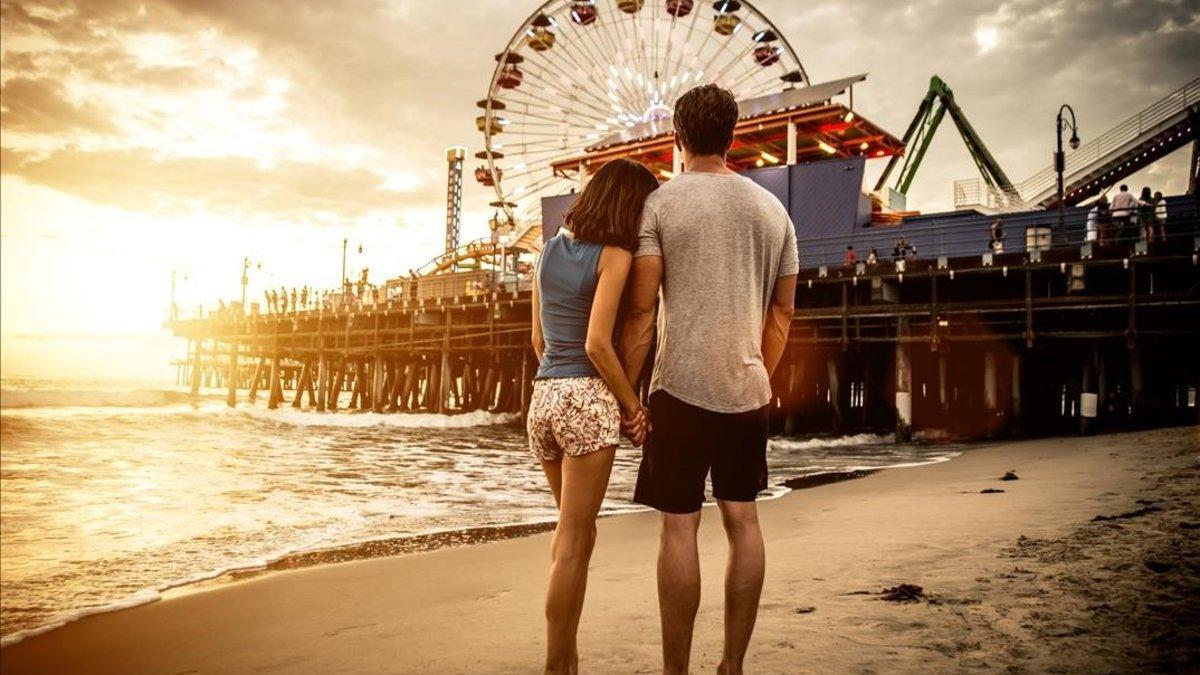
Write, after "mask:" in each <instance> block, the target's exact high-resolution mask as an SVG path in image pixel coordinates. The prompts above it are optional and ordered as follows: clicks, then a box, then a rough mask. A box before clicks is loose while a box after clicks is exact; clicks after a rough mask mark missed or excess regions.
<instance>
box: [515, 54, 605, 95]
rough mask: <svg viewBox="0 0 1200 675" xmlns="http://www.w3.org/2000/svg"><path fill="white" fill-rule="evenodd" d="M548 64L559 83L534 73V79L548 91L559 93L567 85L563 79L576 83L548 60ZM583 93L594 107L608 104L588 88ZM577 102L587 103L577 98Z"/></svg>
mask: <svg viewBox="0 0 1200 675" xmlns="http://www.w3.org/2000/svg"><path fill="white" fill-rule="evenodd" d="M546 62H547V64H549V68H552V69H554V71H555V73H556V74H558V75H559V78H560V79H559V81H558V82H554V81H551V80H548V79H544V78H542V77H541V75H540V74H537V73H534V74H533V75H534V77H536V78H537V79H538V81H539V82H541V83H542V84H544V85H545V86H546V88H547V90H548V91H553V92H555V93H558V90H559V88H561V87H563V85H564V84H565V83H564V82H563V81H562V80H563V79H565V80H567V81H568V82H574V81H573V80H572V79H571V78H570V76H568V75H567V74H566V73H565V72H563V71H562V70H561V69H559V68H558V66H557V65H556V64H552V63H551V62H550V61H549V60H548V59H547V60H546ZM531 72H532V71H531ZM582 91H583V92H584V93H585V94H587V95H588V99H587V100H590V101H591V103H592V104H594V106H603V105H605V104H606V103H607V102H606V101H605V100H604V99H602V98H600V97H599V96H598V95H597V94H595V92H592V91H589V90H587V89H586V88H584V89H583V90H582ZM575 100H578V101H581V102H583V101H585V99H583V98H577V99H575Z"/></svg>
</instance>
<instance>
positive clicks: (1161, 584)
mask: <svg viewBox="0 0 1200 675" xmlns="http://www.w3.org/2000/svg"><path fill="white" fill-rule="evenodd" d="M1197 441H1198V437H1197V432H1196V429H1194V428H1191V427H1176V428H1173V429H1164V430H1154V431H1143V432H1134V433H1122V434H1112V435H1104V436H1096V437H1089V438H1087V439H1084V440H1081V439H1079V438H1054V439H1040V440H1029V441H1018V442H1002V443H992V444H989V445H986V446H983V447H979V448H975V449H973V450H972V452H970V453H964V454H962V455H961V456H960V457H959V458H957V461H953V462H939V463H934V464H929V465H925V466H924V467H920V468H919V469H918V470H916V471H903V472H898V471H879V472H876V473H872V474H869V475H866V476H862V477H859V478H855V479H852V480H843V481H840V482H837V483H833V484H827V485H824V486H821V487H820V488H819V489H805V490H796V491H791V492H788V493H787V494H786V495H785V496H784V497H783V498H781V499H776V500H770V501H766V502H764V503H763V504H762V505H761V508H760V510H759V511H760V519H761V521H762V523H763V528H764V533H765V534H766V537H767V542H768V579H767V584H766V586H765V587H764V594H763V601H762V605H761V610H760V614H759V628H758V629H757V630H756V633H755V638H754V642H753V643H752V646H751V650H750V657H749V661H748V663H747V667H748V669H751V670H752V671H754V672H766V673H795V672H820V673H824V672H848V671H853V672H860V671H863V670H872V671H875V672H915V671H926V672H928V671H934V672H942V671H945V670H955V671H957V670H965V669H979V668H982V669H984V670H985V671H994V670H1001V671H1004V670H1007V671H1008V672H1111V671H1113V670H1114V669H1115V670H1117V671H1130V672H1132V671H1146V670H1155V669H1159V670H1162V669H1167V667H1168V666H1170V667H1173V668H1175V669H1178V668H1179V667H1180V666H1200V646H1195V645H1194V641H1189V640H1186V639H1184V638H1185V637H1186V636H1189V635H1191V636H1194V635H1195V634H1196V631H1197V630H1200V606H1198V604H1200V603H1197V602H1196V601H1195V600H1192V598H1196V597H1200V542H1198V541H1197V538H1196V537H1195V536H1194V531H1193V530H1194V529H1195V528H1197V527H1200V480H1197V479H1198V478H1200V464H1197V460H1196V454H1197V453H1198V452H1200V444H1198V442H1197ZM1013 469H1015V470H1016V471H1017V472H1018V474H1019V475H1020V478H1019V480H1018V481H1015V482H1001V481H1000V477H1001V476H1002V474H1003V473H1004V472H1006V471H1009V470H1013ZM996 489H1002V490H1003V492H1001V493H998V494H997V493H994V490H996ZM985 491H986V492H985ZM981 492H984V494H980V493H981ZM1139 500H1140V501H1139ZM1151 506H1152V507H1153V508H1150V507H1151ZM657 523H658V520H657V518H655V517H654V514H653V513H649V512H639V513H631V514H625V515H623V516H622V517H621V518H604V519H602V520H601V522H600V523H599V531H600V543H599V545H598V546H597V549H596V554H595V558H594V559H593V565H592V582H591V584H590V586H591V589H592V590H591V592H590V593H589V596H588V606H587V609H586V610H585V615H584V622H583V624H582V626H581V633H580V651H581V659H582V661H583V662H586V663H588V666H589V670H592V671H595V672H647V671H652V670H654V668H655V666H656V663H657V659H658V654H657V648H658V646H657V640H656V639H654V638H650V639H647V636H656V635H657V630H658V626H657V608H656V604H655V601H654V597H655V595H654V581H653V576H654V575H653V566H654V558H655V554H656V542H657ZM547 544H548V535H547V534H546V533H541V534H535V535H532V536H525V537H520V538H514V539H505V540H494V541H488V542H485V543H480V544H476V545H471V546H460V547H454V548H443V549H439V550H436V551H432V552H428V553H423V554H421V555H402V556H395V557H384V558H374V559H367V560H355V561H352V562H346V563H341V564H328V565H321V566H317V567H306V568H303V569H288V570H280V571H277V572H273V573H271V574H265V575H261V576H258V577H256V578H252V579H248V580H244V581H239V582H237V583H232V584H225V585H222V586H218V587H213V588H209V589H207V590H203V591H201V592H194V593H186V594H182V595H180V596H178V597H173V598H170V599H167V600H164V601H163V602H156V603H152V604H150V605H144V606H141V607H137V608H134V609H130V610H125V611H120V612H111V613H106V614H100V615H95V616H92V617H89V618H88V619H87V620H84V621H78V622H75V623H72V624H69V625H67V626H65V627H63V628H61V629H58V630H54V631H51V632H49V633H45V634H43V635H40V636H37V637H33V638H30V639H27V640H25V641H23V642H21V643H19V644H14V645H12V646H10V647H6V648H5V649H4V650H3V652H2V654H3V661H4V669H5V672H12V673H24V672H78V671H80V670H81V669H82V670H86V671H88V672H113V673H116V672H122V673H125V672H180V671H184V670H189V669H203V670H212V669H216V670H223V671H236V672H243V671H249V670H261V671H266V672H312V671H314V670H323V671H330V670H338V671H339V672H347V671H349V672H364V673H365V672H380V671H389V672H396V671H401V672H479V671H480V670H483V671H486V672H513V671H526V670H530V669H531V667H535V666H536V664H537V663H539V662H540V659H541V649H542V635H543V632H544V626H543V625H542V611H541V601H542V595H543V593H544V583H545V579H544V576H545V567H546V565H547V564H548V561H547V555H546V546H547ZM723 553H724V536H723V533H722V532H721V530H720V525H719V519H718V518H715V517H713V516H712V514H711V513H710V515H709V517H707V518H705V519H703V523H702V526H701V556H702V563H701V565H702V570H703V573H702V574H703V579H704V592H703V598H702V603H701V609H700V613H699V618H698V622H697V633H696V645H697V646H696V649H695V652H694V665H695V668H696V670H697V671H703V670H707V669H708V667H709V665H711V664H714V663H715V660H716V659H717V658H719V651H720V650H719V643H720V628H721V612H722V610H721V604H720V598H721V591H720V584H721V576H722V575H721V568H722V566H723V562H724V561H723ZM901 584H914V585H915V586H920V587H923V588H922V590H921V592H920V593H918V594H916V595H915V596H913V597H911V598H907V599H908V600H910V601H909V602H887V601H885V599H884V598H885V596H884V595H882V594H881V589H884V588H890V587H895V586H899V585H901ZM714 649H715V651H714ZM806 669H809V670H806Z"/></svg>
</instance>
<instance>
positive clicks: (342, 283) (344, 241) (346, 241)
mask: <svg viewBox="0 0 1200 675" xmlns="http://www.w3.org/2000/svg"><path fill="white" fill-rule="evenodd" d="M349 243H350V240H349V239H342V278H341V279H338V288H345V287H346V245H347V244H349Z"/></svg>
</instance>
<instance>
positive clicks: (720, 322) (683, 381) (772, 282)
mask: <svg viewBox="0 0 1200 675" xmlns="http://www.w3.org/2000/svg"><path fill="white" fill-rule="evenodd" d="M737 119H738V109H737V102H736V101H735V100H734V98H733V95H732V94H730V93H729V92H728V91H726V90H724V89H721V88H720V87H717V86H715V85H705V86H701V87H696V88H695V89H692V90H690V91H688V92H687V93H686V94H684V95H683V96H682V97H680V99H679V100H678V102H677V103H676V104H675V112H674V126H675V143H676V145H677V148H678V149H679V150H682V152H683V167H684V171H683V172H682V173H680V174H679V175H678V176H676V177H674V178H672V179H671V180H669V181H667V182H666V183H664V184H663V185H662V186H661V187H660V186H659V184H658V180H657V179H656V178H655V177H654V175H653V174H652V173H651V172H650V171H649V170H648V169H647V168H646V167H645V166H643V165H641V164H638V163H636V162H633V161H629V160H624V159H619V160H614V161H611V162H609V163H608V164H605V165H604V166H603V167H602V168H601V169H600V170H599V171H598V172H597V173H596V175H595V176H594V177H592V179H591V181H590V182H589V183H588V185H587V187H586V188H585V189H584V190H583V192H582V193H581V194H580V195H579V197H578V199H577V200H576V201H575V203H574V205H573V206H572V207H571V208H570V210H569V211H568V212H567V214H566V217H565V221H566V227H565V228H564V230H563V231H560V232H559V233H558V234H557V235H556V236H555V237H553V238H552V239H550V241H548V242H547V243H546V246H545V248H544V249H543V251H542V254H541V256H540V258H539V261H538V269H537V273H536V283H535V284H534V294H533V298H534V300H533V342H534V349H535V351H536V352H537V356H538V359H539V361H540V366H539V368H538V373H537V378H536V380H535V382H534V386H533V399H532V401H531V404H530V408H529V419H528V431H529V444H530V448H531V450H532V451H533V453H534V455H535V456H536V457H537V458H538V459H539V460H540V461H541V464H542V468H543V469H544V471H545V473H546V478H547V480H548V481H549V483H550V489H551V491H552V492H553V494H554V499H555V502H556V503H557V505H558V510H559V521H558V526H557V528H556V529H555V532H554V538H553V540H552V544H551V552H550V558H551V565H550V580H549V587H548V590H547V596H546V619H547V623H548V630H547V651H546V672H547V673H575V672H577V670H578V653H577V650H576V644H575V638H576V632H577V628H578V626H579V617H580V613H581V611H582V608H583V600H584V592H585V588H586V585H587V574H588V562H589V560H590V559H591V555H592V549H593V547H594V545H595V542H596V516H597V514H598V513H599V510H600V505H601V502H602V501H603V499H604V495H605V491H606V490H607V488H608V480H609V473H610V471H611V469H612V464H613V457H614V454H615V452H616V446H617V444H618V443H619V442H620V437H621V435H622V434H623V435H624V436H626V437H627V438H629V440H630V442H631V443H632V444H633V445H635V446H642V447H643V450H642V461H641V467H640V469H639V471H638V477H637V487H636V488H635V491H634V496H633V499H634V501H635V502H637V503H639V504H644V505H646V506H650V507H652V508H654V509H657V510H658V511H660V512H661V513H662V536H661V540H660V545H659V552H658V602H659V612H660V618H661V621H662V652H663V671H664V672H665V673H686V672H688V661H689V658H690V653H691V643H692V629H693V626H694V623H695V619H696V612H697V610H698V608H699V604H700V561H699V551H698V547H697V530H698V528H699V526H700V508H701V506H702V504H703V503H704V492H705V483H706V481H707V479H708V476H709V475H710V474H711V476H712V493H713V497H715V498H716V501H717V505H718V507H719V509H720V513H721V520H722V522H723V524H724V526H725V532H726V534H727V536H728V541H729V552H728V561H727V567H726V573H725V645H724V649H723V652H722V659H721V663H720V666H719V672H722V673H740V672H742V662H743V659H744V657H745V654H746V649H747V646H748V644H749V642H750V635H751V633H752V632H753V630H754V622H755V619H756V617H757V614H758V602H759V596H760V594H761V591H762V583H763V575H764V570H765V551H764V547H763V539H762V532H761V531H760V529H759V525H758V513H757V510H756V507H755V501H754V500H755V498H756V497H757V495H758V494H759V493H760V492H761V491H762V490H764V489H765V488H766V487H767V459H766V450H767V422H768V410H767V405H768V403H769V401H770V398H771V387H770V377H771V374H772V372H773V371H774V370H775V367H776V366H777V365H778V363H779V359H780V357H781V356H782V354H783V350H784V346H785V344H786V342H787V335H788V328H789V326H790V324H791V319H792V313H793V309H794V296H795V289H796V274H797V271H798V269H799V263H798V258H797V253H796V235H795V231H794V229H793V227H792V223H791V220H790V218H789V217H788V214H787V211H786V209H785V208H784V207H783V205H782V204H781V203H780V202H779V200H778V199H776V198H775V197H774V196H773V195H771V194H770V193H769V192H768V191H766V190H765V189H763V188H761V187H759V186H758V185H756V184H755V183H753V182H752V181H750V180H749V179H747V178H744V177H742V176H739V175H737V174H736V173H734V172H732V171H730V170H729V169H728V168H727V167H726V164H725V155H726V153H727V152H728V150H729V147H730V145H731V144H732V142H733V129H734V125H735V124H736V123H737ZM660 294H661V303H660V302H659V298H660ZM656 311H657V315H658V316H657V319H658V330H657V348H656V350H655V355H654V369H653V375H652V377H651V380H650V396H649V402H648V407H643V405H642V403H641V401H640V399H639V398H638V396H637V394H636V393H635V392H636V384H637V379H638V376H639V374H640V373H641V372H642V367H643V365H644V362H645V360H646V357H647V355H648V353H649V351H650V346H651V345H650V343H651V340H652V339H653V335H654V332H655V331H654V323H655V314H656ZM618 317H620V320H618ZM617 335H619V341H618V344H619V352H618V347H617V346H615V345H614V337H615V336H617Z"/></svg>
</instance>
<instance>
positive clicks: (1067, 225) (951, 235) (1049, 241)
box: [797, 196, 1200, 269]
mask: <svg viewBox="0 0 1200 675" xmlns="http://www.w3.org/2000/svg"><path fill="white" fill-rule="evenodd" d="M1089 211H1090V209H1089V208H1085V207H1075V208H1072V209H1069V210H1068V211H1067V213H1066V216H1065V218H1064V222H1063V225H1062V227H1061V228H1060V227H1059V224H1058V212H1057V211H1053V210H1039V211H1025V212H1017V213H995V214H985V213H978V212H964V213H962V214H960V215H958V216H955V217H945V218H939V220H938V222H936V223H929V224H924V223H922V222H921V221H920V219H913V220H912V221H907V222H905V223H904V224H902V225H900V226H887V225H876V226H873V227H868V228H859V229H856V230H853V231H852V232H850V233H848V234H841V235H832V236H824V237H801V238H800V239H799V240H798V242H797V243H798V246H799V250H800V266H801V268H807V269H814V268H819V267H822V266H824V267H830V268H832V267H837V266H840V265H842V264H843V263H844V261H845V255H846V250H847V246H853V247H854V250H855V253H856V254H857V259H858V262H865V261H866V259H867V256H868V254H869V252H870V251H871V249H872V248H873V249H875V252H876V256H877V258H878V261H879V262H890V261H891V260H892V257H893V255H892V254H893V249H894V247H895V246H896V245H897V244H898V242H899V241H900V239H901V238H903V239H904V241H905V242H906V243H908V244H910V245H914V246H915V247H916V256H915V257H917V258H922V259H926V260H929V259H936V258H941V257H946V258H962V257H970V256H982V255H984V254H988V253H1026V254H1028V253H1030V252H1031V251H1035V250H1036V251H1038V252H1039V253H1041V252H1047V251H1055V250H1060V249H1076V250H1078V249H1079V248H1080V247H1081V246H1083V245H1084V244H1088V243H1093V244H1095V245H1096V246H1100V245H1101V243H1111V244H1114V245H1116V244H1120V245H1124V246H1125V247H1126V248H1129V249H1130V250H1131V251H1132V247H1134V246H1135V245H1137V244H1138V242H1139V241H1140V240H1141V239H1142V231H1141V227H1140V225H1137V224H1136V221H1137V214H1134V216H1133V222H1134V223H1135V224H1132V225H1129V226H1126V227H1119V226H1118V225H1116V224H1115V223H1114V225H1113V226H1112V227H1111V235H1110V236H1109V237H1107V238H1106V241H1105V242H1101V241H1100V240H1101V234H1102V233H1101V232H1100V231H1099V227H1098V226H1099V224H1098V223H1097V228H1093V230H1091V231H1092V233H1093V234H1089V225H1088V219H1089ZM997 220H998V221H1000V229H1001V232H1002V234H1003V240H1002V242H1003V245H1002V247H1001V248H1000V249H999V250H996V249H995V248H994V247H993V246H992V241H991V234H992V230H991V227H992V224H993V223H994V222H995V221H997ZM1164 229H1165V232H1166V234H1167V236H1168V237H1169V238H1170V239H1171V240H1172V241H1178V240H1189V241H1190V240H1191V239H1192V238H1194V237H1196V236H1198V235H1200V221H1198V220H1197V200H1196V198H1195V197H1193V196H1182V197H1171V198H1168V200H1167V220H1166V223H1165V226H1164ZM1147 243H1149V242H1147Z"/></svg>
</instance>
